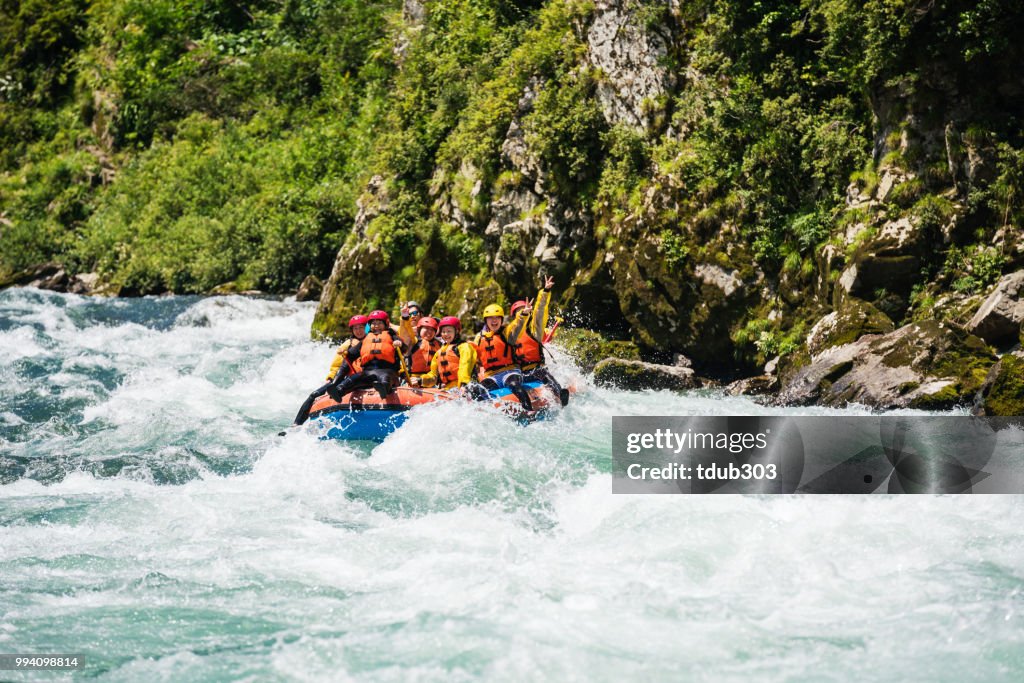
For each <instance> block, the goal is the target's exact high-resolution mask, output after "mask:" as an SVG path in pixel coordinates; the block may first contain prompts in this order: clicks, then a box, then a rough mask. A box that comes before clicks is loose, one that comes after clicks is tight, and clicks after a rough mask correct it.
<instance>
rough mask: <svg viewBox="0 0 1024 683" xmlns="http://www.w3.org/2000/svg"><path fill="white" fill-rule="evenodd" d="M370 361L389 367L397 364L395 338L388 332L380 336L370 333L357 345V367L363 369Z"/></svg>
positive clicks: (385, 331) (383, 332)
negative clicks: (383, 363) (385, 364)
mask: <svg viewBox="0 0 1024 683" xmlns="http://www.w3.org/2000/svg"><path fill="white" fill-rule="evenodd" d="M370 361H383V362H385V363H387V364H389V365H395V364H397V363H398V352H397V351H396V350H395V338H394V336H393V335H392V334H391V332H390V331H388V330H384V331H382V332H381V333H380V334H374V333H373V332H370V333H369V334H367V335H366V336H365V337H363V341H362V342H360V344H359V365H360V367H361V368H365V367H366V365H367V363H369V362H370Z"/></svg>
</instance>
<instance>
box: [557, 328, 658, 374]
mask: <svg viewBox="0 0 1024 683" xmlns="http://www.w3.org/2000/svg"><path fill="white" fill-rule="evenodd" d="M555 343H556V345H557V346H558V347H560V348H561V349H562V350H563V351H565V352H566V353H567V354H568V355H569V357H570V358H572V359H573V360H574V361H575V362H576V364H577V365H578V366H579V368H580V370H581V371H582V372H590V371H591V370H593V369H594V367H595V366H596V365H597V364H598V363H600V362H601V361H603V360H605V359H607V358H617V359H620V360H631V361H632V360H637V361H638V360H640V349H638V348H637V346H636V344H634V343H633V342H631V341H618V340H613V339H606V338H605V337H603V336H602V335H600V334H598V333H597V332H594V331H592V330H586V329H583V328H573V329H560V330H559V331H558V336H557V337H555Z"/></svg>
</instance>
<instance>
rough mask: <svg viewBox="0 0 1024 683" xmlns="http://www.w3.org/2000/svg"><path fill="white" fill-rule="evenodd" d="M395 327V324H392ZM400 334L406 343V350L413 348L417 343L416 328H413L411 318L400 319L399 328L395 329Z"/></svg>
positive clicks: (400, 337) (399, 336)
mask: <svg viewBox="0 0 1024 683" xmlns="http://www.w3.org/2000/svg"><path fill="white" fill-rule="evenodd" d="M391 327H392V328H394V325H392V326H391ZM395 332H396V334H398V338H399V339H401V340H402V343H403V344H405V348H406V350H408V349H411V348H412V345H413V344H415V343H416V337H417V335H416V330H414V329H412V320H410V319H409V318H399V319H398V329H397V330H395Z"/></svg>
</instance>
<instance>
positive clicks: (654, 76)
mask: <svg viewBox="0 0 1024 683" xmlns="http://www.w3.org/2000/svg"><path fill="white" fill-rule="evenodd" d="M639 6H640V3H639V2H636V1H635V0H599V1H598V2H596V3H595V4H594V21H593V22H592V23H591V24H590V28H589V29H588V30H587V35H586V40H587V61H588V62H589V63H590V64H591V65H592V66H594V67H595V68H597V69H600V70H601V73H602V75H603V76H604V78H602V79H601V81H600V82H599V84H598V87H597V97H598V101H599V102H600V104H601V111H602V113H603V114H604V117H605V120H606V121H608V123H609V124H610V125H616V124H624V125H627V126H631V127H634V128H649V127H651V126H652V125H653V124H654V120H653V119H654V117H655V116H656V113H657V112H658V108H659V100H660V99H661V98H663V97H664V96H665V95H666V93H667V92H668V91H669V89H670V88H671V87H672V85H673V83H674V82H675V79H674V76H673V74H672V72H670V71H669V70H668V69H666V68H665V66H664V63H665V58H666V56H667V55H668V53H669V46H670V45H671V42H672V32H671V30H670V29H669V27H668V26H665V25H664V24H660V25H648V26H645V25H644V24H643V22H642V20H641V18H640V13H639V12H638V11H637V10H638V8H639ZM666 14H667V12H666ZM652 24H653V22H652Z"/></svg>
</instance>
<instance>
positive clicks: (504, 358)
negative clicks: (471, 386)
mask: <svg viewBox="0 0 1024 683" xmlns="http://www.w3.org/2000/svg"><path fill="white" fill-rule="evenodd" d="M504 322H505V310H504V309H503V308H502V307H501V306H499V305H498V304H490V305H488V306H486V307H484V329H483V330H482V331H481V332H480V333H478V334H477V335H476V337H475V338H474V339H473V346H475V347H476V358H477V364H478V365H479V366H480V383H481V384H482V385H483V386H484V387H485V388H487V389H502V388H507V389H509V390H510V391H511V392H512V394H513V395H514V396H515V397H516V398H517V399H519V403H520V405H522V406H523V408H524V409H525V410H527V411H532V410H533V403H532V402H531V401H530V395H529V394H528V393H526V389H524V388H523V373H522V371H521V370H520V369H519V358H518V357H517V356H516V353H515V348H514V347H513V346H512V345H511V344H510V343H509V342H508V332H509V328H510V327H511V324H509V325H505V326H504V327H502V324H503V323H504Z"/></svg>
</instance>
